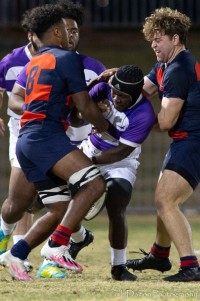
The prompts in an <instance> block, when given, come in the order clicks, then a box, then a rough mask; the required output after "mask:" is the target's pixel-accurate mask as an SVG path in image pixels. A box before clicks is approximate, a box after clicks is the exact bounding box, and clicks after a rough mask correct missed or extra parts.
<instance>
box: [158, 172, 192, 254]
mask: <svg viewBox="0 0 200 301" xmlns="http://www.w3.org/2000/svg"><path fill="white" fill-rule="evenodd" d="M192 192H193V190H192V188H191V186H190V185H189V184H188V182H187V181H186V180H185V179H184V178H182V177H181V176H180V175H178V174H177V173H175V172H173V171H170V170H165V171H164V173H163V175H162V177H161V179H160V181H159V183H158V185H157V188H156V193H155V203H156V207H157V210H158V214H159V216H160V218H161V219H162V221H163V224H164V225H165V229H166V230H167V233H168V234H169V236H170V237H171V239H172V241H173V242H174V244H175V246H176V248H177V250H178V253H179V256H180V257H183V256H190V255H193V254H194V251H193V247H192V234H191V227H190V225H189V223H188V221H187V219H186V218H185V216H184V215H183V213H182V212H181V211H180V208H179V205H181V204H183V203H184V202H185V201H186V200H187V199H188V198H189V196H190V195H191V194H192Z"/></svg>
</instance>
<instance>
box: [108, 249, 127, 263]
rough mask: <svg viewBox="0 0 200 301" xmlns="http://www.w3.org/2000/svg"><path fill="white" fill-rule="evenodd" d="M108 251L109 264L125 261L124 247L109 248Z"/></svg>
mask: <svg viewBox="0 0 200 301" xmlns="http://www.w3.org/2000/svg"><path fill="white" fill-rule="evenodd" d="M110 252H111V266H114V265H120V264H125V263H126V248H125V249H120V250H119V249H113V248H110Z"/></svg>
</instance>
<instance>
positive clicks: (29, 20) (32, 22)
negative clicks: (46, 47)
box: [21, 4, 64, 38]
mask: <svg viewBox="0 0 200 301" xmlns="http://www.w3.org/2000/svg"><path fill="white" fill-rule="evenodd" d="M62 18H64V13H63V10H62V9H61V7H60V6H57V5H54V4H45V5H42V6H37V7H34V8H32V9H30V10H27V11H26V12H25V13H24V15H23V16H22V21H21V26H22V28H23V29H24V30H25V31H26V32H34V33H36V35H37V36H38V38H41V37H42V36H43V34H44V33H45V32H46V31H47V30H48V29H49V28H50V27H51V26H53V25H54V24H56V23H57V22H59V21H61V19H62Z"/></svg>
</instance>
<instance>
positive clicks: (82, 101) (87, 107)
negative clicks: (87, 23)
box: [72, 91, 108, 132]
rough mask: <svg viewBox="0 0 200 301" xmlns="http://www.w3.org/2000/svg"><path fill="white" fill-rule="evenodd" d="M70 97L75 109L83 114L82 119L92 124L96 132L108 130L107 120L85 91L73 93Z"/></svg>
mask: <svg viewBox="0 0 200 301" xmlns="http://www.w3.org/2000/svg"><path fill="white" fill-rule="evenodd" d="M72 99H73V103H74V105H75V106H76V108H77V110H78V111H79V112H80V113H81V115H82V116H83V119H85V120H86V121H87V122H89V123H91V124H92V125H94V126H95V128H96V129H97V131H98V132H105V131H107V130H108V122H107V121H106V120H105V118H104V117H103V115H102V114H101V112H100V110H99V108H98V107H97V105H96V104H95V103H94V101H93V100H92V99H91V98H90V96H89V94H88V92H87V91H83V92H79V93H75V94H73V95H72Z"/></svg>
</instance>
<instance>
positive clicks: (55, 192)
mask: <svg viewBox="0 0 200 301" xmlns="http://www.w3.org/2000/svg"><path fill="white" fill-rule="evenodd" d="M38 194H39V196H40V198H41V200H42V203H43V204H44V205H46V204H53V203H58V202H69V201H70V200H71V193H70V191H69V188H68V186H67V185H62V186H57V187H54V188H51V189H45V190H40V191H38Z"/></svg>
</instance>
